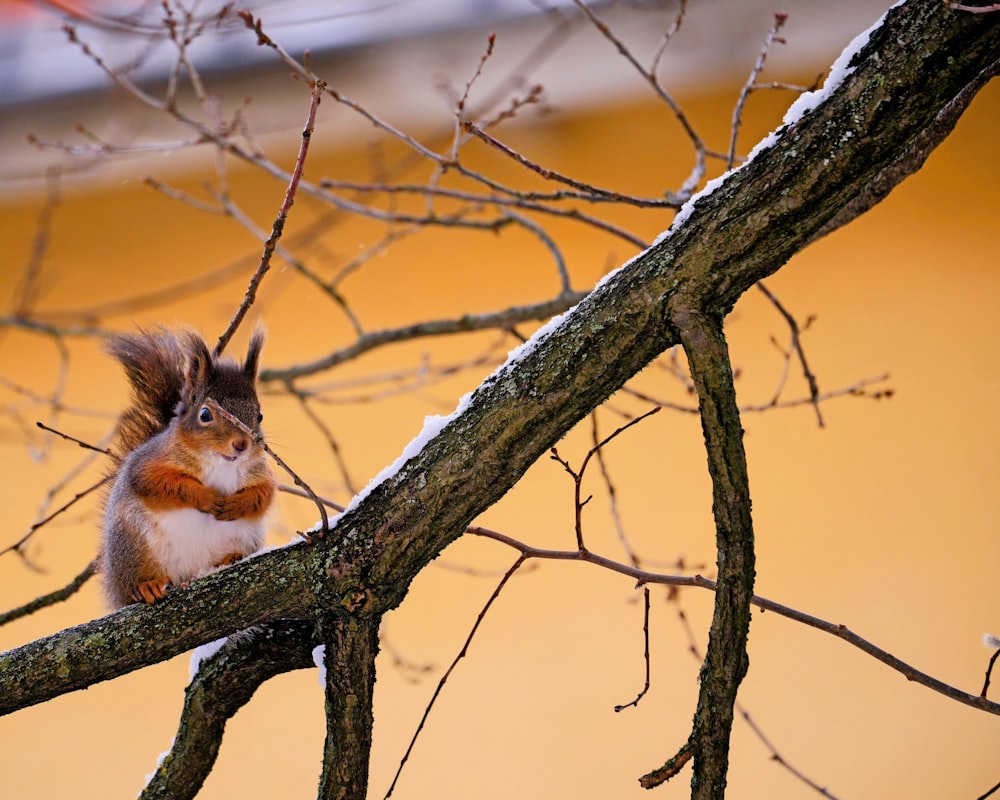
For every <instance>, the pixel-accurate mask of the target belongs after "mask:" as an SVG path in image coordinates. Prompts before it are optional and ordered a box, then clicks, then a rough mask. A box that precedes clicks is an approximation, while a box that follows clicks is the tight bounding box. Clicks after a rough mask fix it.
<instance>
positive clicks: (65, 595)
mask: <svg viewBox="0 0 1000 800" xmlns="http://www.w3.org/2000/svg"><path fill="white" fill-rule="evenodd" d="M96 572H97V561H91V562H90V563H89V564H88V565H87V566H86V567H85V568H84V570H83V572H81V573H80V574H79V575H77V576H76V577H75V578H73V580H71V581H70V582H69V583H68V584H66V585H65V586H64V587H62V588H61V589H57V590H56V591H54V592H49V593H48V594H43V595H41V596H40V597H36V598H35V599H34V600H32V601H31V602H30V603H25V604H24V605H23V606H20V607H18V608H12V609H11V610H10V611H6V612H4V613H2V614H0V625H6V624H7V623H8V622H13V621H14V620H16V619H21V617H27V616H28V615H30V614H34V613H35V612H36V611H38V610H40V609H43V608H47V607H48V606H51V605H55V604H56V603H61V602H63V601H64V600H67V599H69V598H70V597H72V596H73V595H74V594H76V593H77V592H78V591H79V590H80V588H81V587H82V586H83V585H84V584H85V583H86V582H87V581H89V580H90V579H91V578H92V577H93V576H94V574H95V573H96Z"/></svg>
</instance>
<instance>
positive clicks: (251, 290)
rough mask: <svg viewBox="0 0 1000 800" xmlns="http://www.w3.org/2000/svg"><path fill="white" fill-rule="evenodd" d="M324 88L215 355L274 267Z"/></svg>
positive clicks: (314, 100) (316, 88) (314, 98)
mask: <svg viewBox="0 0 1000 800" xmlns="http://www.w3.org/2000/svg"><path fill="white" fill-rule="evenodd" d="M325 88H326V84H325V83H323V81H320V80H317V81H315V82H314V83H313V85H312V91H311V93H310V101H309V114H308V116H307V117H306V125H305V127H304V128H303V129H302V141H301V143H300V144H299V153H298V156H297V157H296V159H295V167H294V168H293V170H292V175H291V179H290V180H289V182H288V188H287V189H286V190H285V199H284V201H283V202H282V204H281V208H279V209H278V216H277V217H275V219H274V225H273V226H272V227H271V235H270V236H269V237H268V239H267V241H266V242H265V243H264V252H263V253H262V254H261V257H260V264H259V265H258V266H257V271H256V272H255V273H254V275H253V277H252V278H251V279H250V285H249V286H247V291H246V294H245V295H244V297H243V302H242V303H240V306H239V308H238V309H237V310H236V313H235V314H234V315H233V318H232V320H231V321H230V323H229V326H228V327H227V328H226V330H225V331H224V332H223V334H222V335H221V336H220V337H219V341H218V342H217V343H216V345H215V351H214V354H215V355H216V356H218V355H219V354H221V353H222V351H223V350H225V349H226V345H227V344H228V343H229V340H230V339H231V338H232V336H233V334H234V333H235V332H236V329H237V328H238V327H239V326H240V323H241V322H242V321H243V318H244V317H245V316H246V313H247V311H249V310H250V306H252V305H253V302H254V300H255V299H256V296H257V287H258V286H259V285H260V282H261V280H263V278H264V275H265V274H266V273H267V271H268V270H269V269H270V268H271V256H272V255H273V253H274V248H275V247H277V245H278V240H279V239H281V233H282V231H284V229H285V221H286V220H287V219H288V212H289V211H290V210H291V208H292V204H293V203H294V202H295V193H296V191H297V190H298V188H299V181H301V180H302V170H303V169H304V168H305V162H306V155H307V154H308V152H309V142H310V141H311V139H312V134H313V129H314V128H315V126H316V111H317V110H318V109H319V102H320V100H321V99H322V97H323V90H324V89H325Z"/></svg>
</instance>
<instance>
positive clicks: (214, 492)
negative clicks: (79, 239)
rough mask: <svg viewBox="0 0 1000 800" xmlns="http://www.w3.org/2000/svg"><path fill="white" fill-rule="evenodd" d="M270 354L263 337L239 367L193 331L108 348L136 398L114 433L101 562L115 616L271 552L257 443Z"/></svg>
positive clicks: (269, 488) (125, 339)
mask: <svg viewBox="0 0 1000 800" xmlns="http://www.w3.org/2000/svg"><path fill="white" fill-rule="evenodd" d="M263 343H264V334H263V331H262V329H261V328H258V329H257V330H256V331H255V332H254V334H253V336H252V338H251V339H250V345H249V348H248V350H247V355H246V359H245V360H244V361H243V363H242V364H237V363H236V362H235V361H233V360H231V359H221V358H218V357H216V356H213V355H211V354H210V353H209V350H208V347H207V345H206V344H205V342H204V340H203V339H202V338H201V337H200V336H199V335H198V334H196V333H194V332H193V331H190V330H187V329H183V330H179V331H171V330H167V329H162V328H158V329H154V330H147V331H139V332H138V333H135V334H117V335H114V336H112V337H111V338H110V339H109V341H108V344H107V351H108V352H109V353H110V355H112V356H113V357H115V358H116V359H118V361H120V362H121V363H122V365H123V366H124V367H125V373H126V376H127V377H128V380H129V383H130V384H131V387H132V403H131V405H130V406H129V407H128V408H127V410H126V411H125V412H124V413H123V414H122V416H121V418H120V419H119V422H118V427H117V430H116V432H115V441H114V445H113V448H112V449H113V452H114V453H115V455H117V456H118V457H119V458H120V461H119V463H118V465H117V467H116V469H115V470H114V472H113V473H112V482H111V488H110V490H109V492H108V494H107V497H106V499H105V504H104V524H103V542H102V547H101V553H100V558H99V571H100V572H101V573H102V576H103V581H104V588H105V594H106V595H107V599H108V602H109V604H110V605H111V606H112V607H113V608H120V607H122V606H125V605H128V604H130V603H134V602H145V603H148V604H152V603H155V602H156V601H158V600H162V599H163V598H164V597H166V595H167V591H168V590H169V589H171V588H173V587H179V586H183V585H185V584H186V583H187V582H188V581H191V580H193V579H194V578H197V577H200V576H202V575H205V574H208V573H209V572H211V571H213V570H214V569H216V568H218V567H222V566H226V565H228V564H232V563H234V562H235V561H238V560H239V559H241V558H243V557H244V556H247V555H249V554H251V553H253V552H255V551H257V550H259V549H260V548H261V546H262V545H263V544H264V518H265V514H266V512H267V510H268V508H269V507H270V505H271V502H272V500H273V499H274V493H275V488H276V483H275V480H274V477H273V476H272V475H271V471H270V469H269V467H268V464H267V459H266V455H265V453H264V449H263V447H262V445H261V441H262V440H261V438H260V437H261V432H260V430H261V429H260V423H261V420H262V419H263V415H262V414H261V411H260V403H259V401H258V399H257V389H256V381H257V365H258V360H259V358H260V351H261V347H262V346H263ZM237 420H238V421H239V423H242V425H240V424H238V423H237V422H236V421H237Z"/></svg>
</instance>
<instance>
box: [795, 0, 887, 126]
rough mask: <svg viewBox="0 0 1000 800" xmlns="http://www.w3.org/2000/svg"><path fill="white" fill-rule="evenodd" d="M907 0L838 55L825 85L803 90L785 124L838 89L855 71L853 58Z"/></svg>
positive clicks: (796, 120) (863, 32)
mask: <svg viewBox="0 0 1000 800" xmlns="http://www.w3.org/2000/svg"><path fill="white" fill-rule="evenodd" d="M905 2H906V0H897V2H896V3H894V4H893V5H892V6H891V7H890V8H889V10H888V11H886V12H885V14H883V15H882V16H881V17H879V18H878V20H877V21H876V22H875V24H874V25H872V26H871V27H869V28H868V29H867V30H865V31H862V32H861V33H859V34H858V35H857V36H855V37H854V39H853V40H851V43H850V44H849V45H847V47H845V48H844V50H843V52H841V54H840V55H839V56H838V57H837V60H836V61H834V62H833V65H832V66H831V67H830V73H829V74H828V75H827V76H826V80H825V81H823V85H822V86H821V87H820V88H819V89H817V90H816V91H814V92H803V93H802V94H800V95H799V96H798V98H797V99H796V100H795V102H794V103H792V104H791V105H790V106H789V107H788V111H786V112H785V116H784V119H783V120H782V121H783V122H784V124H785V125H794V124H795V123H796V122H798V121H799V120H800V119H802V117H803V116H804V115H805V114H808V113H809V112H810V111H812V110H813V109H814V108H816V107H817V106H818V105H820V104H821V103H823V102H824V101H825V100H826V99H827V98H828V97H829V96H830V95H831V94H833V93H834V91H836V89H837V88H838V87H839V86H840V84H842V83H843V82H844V80H845V79H846V78H847V76H848V75H850V74H851V73H852V72H854V69H855V68H854V67H852V66H849V64H850V63H851V60H852V59H853V58H854V56H855V55H857V54H858V52H859V51H860V50H861V48H862V47H864V46H865V45H866V44H868V40H869V39H870V38H871V35H872V33H874V32H875V31H876V30H878V29H879V28H880V27H882V25H883V23H884V22H885V17H886V14H888V13H889V11H891V10H892V9H893V8H895V7H896V6H899V5H902V4H903V3H905Z"/></svg>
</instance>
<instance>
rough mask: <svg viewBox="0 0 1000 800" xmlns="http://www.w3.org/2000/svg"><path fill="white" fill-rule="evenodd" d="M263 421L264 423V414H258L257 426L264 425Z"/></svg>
mask: <svg viewBox="0 0 1000 800" xmlns="http://www.w3.org/2000/svg"><path fill="white" fill-rule="evenodd" d="M263 421H264V412H263V411H259V412H258V413H257V424H258V425H260V423H262V422H263Z"/></svg>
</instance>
